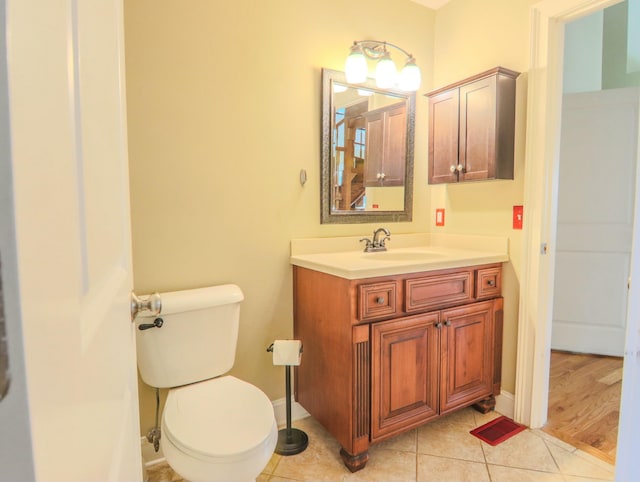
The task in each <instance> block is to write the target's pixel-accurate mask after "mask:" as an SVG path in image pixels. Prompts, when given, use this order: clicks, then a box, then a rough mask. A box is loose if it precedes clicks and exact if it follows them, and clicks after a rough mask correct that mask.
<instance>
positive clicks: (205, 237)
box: [125, 0, 517, 433]
mask: <svg viewBox="0 0 640 482" xmlns="http://www.w3.org/2000/svg"><path fill="white" fill-rule="evenodd" d="M504 3H508V1H507V0H505V2H504ZM433 34H434V14H433V12H432V11H431V10H428V9H426V8H424V7H422V6H420V5H418V4H416V3H413V2H410V1H409V0H324V1H322V2H320V1H317V0H269V1H268V2H258V1H255V0H191V1H187V2H185V1H184V0H127V1H125V40H126V68H127V98H128V123H129V155H130V166H131V206H132V224H133V226H132V229H133V263H134V284H135V290H136V292H138V293H140V294H144V293H149V292H151V291H155V290H157V291H160V292H162V291H168V290H180V289H188V288H194V287H201V286H206V285H214V284H222V283H235V284H238V285H239V286H240V287H241V288H242V290H243V291H244V294H245V301H244V302H243V305H242V315H241V328H240V337H239V346H238V355H237V358H236V365H235V368H234V369H233V372H232V373H233V374H234V375H236V376H238V377H240V378H243V379H245V380H247V381H249V382H251V383H254V384H255V385H257V386H258V387H260V388H261V389H263V390H264V391H265V392H266V393H267V395H268V396H269V397H270V398H271V399H278V398H281V397H283V396H284V371H283V369H282V368H281V367H273V366H272V363H271V358H270V356H269V355H268V354H267V353H266V351H265V349H266V347H267V346H268V345H269V344H270V343H271V341H273V340H274V339H277V338H288V337H291V336H292V324H293V323H292V293H291V269H290V266H289V264H288V255H289V241H290V239H291V238H295V237H317V236H342V235H369V234H370V233H371V232H372V230H373V229H374V228H375V227H377V226H374V225H346V226H345V225H320V221H319V220H320V202H319V199H320V195H319V185H320V180H319V172H320V117H321V116H320V114H321V113H320V100H321V99H320V93H321V82H320V80H321V79H320V69H321V68H322V67H328V68H332V69H337V70H342V69H343V65H344V59H345V57H346V55H347V54H348V50H349V46H350V45H351V44H352V42H353V41H354V40H362V39H367V38H374V39H379V40H388V41H389V42H393V43H396V44H398V45H400V46H402V47H403V48H405V49H407V50H409V51H410V52H411V53H412V54H413V55H414V56H415V58H416V59H417V62H418V64H419V66H420V67H421V68H422V72H423V77H424V81H423V88H422V89H421V91H422V92H425V91H427V90H429V89H430V88H432V87H433V85H432V82H431V80H432V75H433ZM516 67H517V66H516ZM457 74H458V73H457V72H452V73H451V75H457ZM426 129H427V101H426V98H424V97H423V96H422V95H420V94H419V95H418V102H417V118H416V132H417V133H418V135H417V138H416V142H415V183H414V186H415V190H414V203H415V204H414V221H413V222H412V223H397V224H392V223H391V224H388V225H387V227H389V229H390V230H391V232H392V233H406V232H425V231H427V230H428V229H429V224H430V217H429V216H430V213H431V211H432V209H431V207H430V203H431V199H430V194H429V188H428V186H427V182H426V179H427V172H426V166H427V163H426V157H427V141H426ZM300 169H306V170H307V172H308V175H309V181H308V182H307V184H306V185H305V186H304V187H301V186H300V183H299V181H298V173H299V171H300ZM452 219H453V220H454V221H455V219H456V217H455V216H452ZM140 402H141V414H142V415H141V419H142V420H141V430H142V432H143V433H146V431H147V430H148V429H149V428H150V427H151V426H152V424H153V416H154V408H155V407H154V405H155V401H154V397H153V392H152V390H151V388H149V387H147V386H146V385H144V384H142V383H141V386H140Z"/></svg>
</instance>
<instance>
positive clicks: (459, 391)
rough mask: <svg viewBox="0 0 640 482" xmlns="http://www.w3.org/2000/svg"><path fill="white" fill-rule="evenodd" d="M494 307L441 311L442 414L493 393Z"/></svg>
mask: <svg viewBox="0 0 640 482" xmlns="http://www.w3.org/2000/svg"><path fill="white" fill-rule="evenodd" d="M493 306H494V305H493V302H492V301H485V302H479V303H474V304H473V305H467V306H463V307H461V308H454V309H451V310H445V311H443V312H442V322H443V325H444V326H443V331H442V340H441V358H440V363H441V365H440V413H441V414H443V413H446V412H448V411H450V410H453V409H455V408H457V407H460V406H462V405H465V404H468V402H470V401H471V400H473V399H478V398H479V397H483V396H485V395H486V396H488V395H490V394H491V393H492V391H493V368H492V367H493V349H494V326H493V325H494V324H493V320H494V310H493Z"/></svg>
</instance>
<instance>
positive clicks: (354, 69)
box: [344, 46, 368, 84]
mask: <svg viewBox="0 0 640 482" xmlns="http://www.w3.org/2000/svg"><path fill="white" fill-rule="evenodd" d="M367 71H368V68H367V59H366V58H365V56H364V53H363V52H362V49H361V48H360V47H358V46H353V47H351V53H350V54H349V56H348V57H347V61H346V62H345V66H344V73H345V75H346V77H347V83H349V84H361V83H363V82H365V81H366V80H367Z"/></svg>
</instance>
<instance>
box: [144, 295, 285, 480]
mask: <svg viewBox="0 0 640 482" xmlns="http://www.w3.org/2000/svg"><path fill="white" fill-rule="evenodd" d="M160 297H161V300H162V309H161V312H160V315H159V317H161V318H162V323H156V324H155V325H154V324H153V323H150V319H149V317H146V319H145V316H144V315H143V316H139V317H138V318H137V319H136V325H137V328H138V329H137V330H136V338H137V352H138V353H137V356H138V368H139V370H140V376H141V378H142V380H143V381H144V382H145V383H146V384H148V385H150V386H152V387H158V388H170V390H169V394H168V396H167V401H166V403H165V407H164V410H163V413H162V423H161V438H160V446H161V447H162V450H163V452H164V455H165V457H166V460H167V462H168V464H169V465H170V466H171V467H172V468H173V470H175V472H177V473H178V474H180V475H181V476H182V477H183V478H185V479H187V480H189V481H191V482H196V481H250V480H255V478H256V477H257V476H258V475H260V473H261V472H262V470H263V469H264V467H265V466H266V465H267V463H268V462H269V460H270V458H271V456H272V454H273V451H274V449H275V446H276V443H277V441H278V428H277V425H276V421H275V416H274V412H273V406H272V404H271V401H270V400H269V398H268V397H267V396H266V395H265V394H264V393H263V392H262V391H261V390H260V389H258V388H257V387H255V386H253V385H251V384H250V383H247V382H245V381H242V380H240V379H238V378H236V377H233V376H230V375H226V372H227V371H229V370H230V369H231V368H232V366H233V362H234V360H235V353H236V346H237V336H238V326H239V313H240V302H241V301H242V300H243V295H242V291H241V290H240V288H238V287H237V286H235V285H222V286H213V287H208V288H199V289H195V290H186V291H174V292H170V293H163V294H161V295H160ZM156 317H158V315H155V316H153V317H152V318H156ZM141 327H142V329H140V328H141Z"/></svg>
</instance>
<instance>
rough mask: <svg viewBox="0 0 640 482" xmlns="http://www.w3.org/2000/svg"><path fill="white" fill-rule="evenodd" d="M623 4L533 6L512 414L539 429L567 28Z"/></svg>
mask: <svg viewBox="0 0 640 482" xmlns="http://www.w3.org/2000/svg"><path fill="white" fill-rule="evenodd" d="M619 1H620V0H543V1H541V2H539V3H537V4H535V5H533V6H532V8H531V16H530V18H531V24H530V30H531V36H530V41H531V44H530V48H531V59H530V70H529V90H528V99H527V111H528V112H527V126H526V127H527V146H526V163H525V164H526V165H525V193H524V199H525V200H524V202H525V205H526V206H527V216H525V230H526V231H525V239H524V263H523V275H522V278H521V279H522V281H521V283H520V307H519V320H518V347H517V348H518V351H517V353H518V357H517V369H516V393H515V407H514V416H515V418H516V420H518V421H520V422H522V423H525V424H526V425H529V426H530V427H534V428H537V427H541V426H542V425H543V424H544V423H545V422H546V419H547V408H548V396H549V393H548V391H549V363H550V362H549V353H550V349H551V319H552V308H553V288H554V286H553V285H554V270H555V256H554V252H555V240H556V224H557V200H558V166H559V147H560V114H561V106H562V65H563V54H564V24H565V23H566V22H569V21H571V20H575V19H577V18H579V17H582V16H584V15H587V14H589V13H592V12H594V11H598V10H602V9H604V8H606V7H609V6H611V5H614V4H616V3H619ZM638 172H640V169H639V170H638ZM636 216H638V213H637V212H636ZM631 323H634V324H635V325H636V326H637V324H638V322H637V320H629V324H631ZM619 462H620V460H619Z"/></svg>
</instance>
